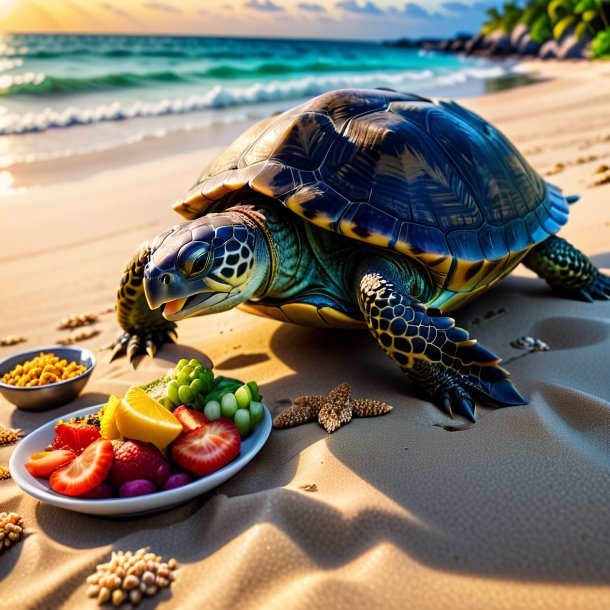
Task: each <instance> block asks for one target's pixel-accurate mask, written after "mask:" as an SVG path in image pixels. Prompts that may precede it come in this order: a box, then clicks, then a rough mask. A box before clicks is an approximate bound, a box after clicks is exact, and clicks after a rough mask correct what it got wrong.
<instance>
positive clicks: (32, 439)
mask: <svg viewBox="0 0 610 610" xmlns="http://www.w3.org/2000/svg"><path fill="white" fill-rule="evenodd" d="M101 407H102V405H97V406H94V407H87V408H86V409H81V410H80V411H75V412H74V413H69V414H68V415H64V416H63V417H60V418H55V419H53V421H50V422H49V423H47V424H45V425H44V426H41V427H40V428H38V429H36V430H35V431H34V432H32V433H31V434H28V435H27V436H26V437H25V438H24V439H22V440H21V441H20V442H19V444H18V445H17V448H16V449H15V451H14V452H13V455H12V456H11V459H10V462H9V470H10V471H11V475H12V477H13V479H14V481H15V483H17V485H19V487H21V489H23V491H25V492H26V493H28V494H30V495H31V496H33V497H34V498H37V499H38V500H42V502H46V503H47V504H51V505H53V506H57V507H59V508H65V509H67V510H73V511H75V512H77V513H86V514H89V515H99V516H106V517H109V516H114V517H117V516H123V517H125V516H134V515H142V514H146V513H154V512H159V511H161V510H167V509H169V508H173V507H174V506H178V505H179V504H183V503H185V502H188V501H189V500H192V499H194V498H196V497H197V496H200V495H202V494H204V493H205V492H206V491H209V490H210V489H213V488H214V487H217V486H218V485H220V484H221V483H224V482H225V481H226V480H227V479H230V478H231V477H232V476H233V475H234V474H236V473H237V472H239V471H240V470H241V469H242V468H243V467H244V466H245V465H246V464H247V463H248V462H249V461H250V460H251V459H252V458H253V457H254V456H255V455H256V454H257V453H258V452H259V451H260V450H261V449H262V447H263V445H264V444H265V442H266V441H267V439H268V438H269V434H270V433H271V414H270V413H269V410H268V409H267V407H264V416H263V421H262V422H261V423H260V424H258V426H257V427H256V428H255V429H254V430H253V431H252V433H251V434H250V435H249V436H247V437H246V438H245V439H243V440H242V442H241V450H240V453H239V456H238V457H237V458H236V459H235V460H233V461H232V462H230V463H229V464H227V465H226V466H224V467H222V468H221V469H220V470H217V471H216V472H213V473H212V474H209V475H207V476H204V477H202V478H200V479H197V480H196V481H193V482H192V483H189V484H188V485H184V486H183V487H178V488H177V489H169V490H167V491H159V492H157V493H153V494H149V495H146V496H137V497H135V498H109V499H107V500H85V499H81V498H74V497H70V496H64V495H62V494H58V493H56V492H54V491H53V490H52V489H51V488H50V486H49V481H48V479H42V478H37V477H33V476H32V475H31V474H30V473H29V472H28V471H27V470H26V469H25V466H24V464H25V463H26V462H29V461H30V455H31V454H32V453H37V452H39V451H44V449H45V447H46V446H47V445H50V444H52V443H53V439H54V438H55V424H56V422H57V419H65V420H69V419H70V418H71V417H78V416H82V415H89V414H91V413H96V412H97V411H99V409H100V408H101Z"/></svg>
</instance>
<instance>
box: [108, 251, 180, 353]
mask: <svg viewBox="0 0 610 610" xmlns="http://www.w3.org/2000/svg"><path fill="white" fill-rule="evenodd" d="M150 252H151V248H150V243H149V242H145V243H143V244H142V245H141V246H140V247H139V248H138V250H137V251H136V253H135V254H134V256H133V258H132V259H131V260H130V261H129V263H128V264H127V267H126V268H125V272H124V273H123V277H122V278H121V284H120V286H119V291H118V293H117V302H116V309H117V318H118V321H119V324H120V326H121V328H122V329H123V331H124V332H123V333H121V334H120V335H119V336H118V337H117V338H116V340H115V342H114V345H113V349H112V354H111V355H110V360H111V361H112V360H114V359H115V358H118V357H119V356H122V355H124V354H126V355H127V357H128V358H129V362H130V363H133V361H134V359H135V358H136V357H137V356H138V355H140V354H144V353H148V355H149V356H150V357H151V358H153V357H154V355H155V353H156V352H157V349H158V348H159V347H161V346H162V345H163V344H164V343H174V342H175V340H176V331H175V328H176V324H175V323H174V322H170V321H169V320H166V319H165V318H164V317H163V316H162V315H161V310H160V309H155V310H152V309H151V308H150V307H149V306H148V302H147V300H146V295H145V293H144V286H143V280H144V267H145V266H146V264H147V263H148V260H149V257H150Z"/></svg>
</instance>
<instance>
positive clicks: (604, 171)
mask: <svg viewBox="0 0 610 610" xmlns="http://www.w3.org/2000/svg"><path fill="white" fill-rule="evenodd" d="M609 183H610V167H608V166H607V165H600V166H599V167H598V168H597V169H596V170H595V171H594V172H593V176H592V177H591V185H592V186H601V185H602V184H609Z"/></svg>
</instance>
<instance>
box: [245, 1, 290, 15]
mask: <svg viewBox="0 0 610 610" xmlns="http://www.w3.org/2000/svg"><path fill="white" fill-rule="evenodd" d="M244 6H245V7H246V8H252V9H254V10H256V11H264V12H267V13H280V12H283V10H284V9H283V8H282V7H281V6H278V5H277V4H274V3H273V2H271V0H248V2H244Z"/></svg>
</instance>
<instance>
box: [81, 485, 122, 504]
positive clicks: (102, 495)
mask: <svg viewBox="0 0 610 610" xmlns="http://www.w3.org/2000/svg"><path fill="white" fill-rule="evenodd" d="M113 496H114V487H113V486H112V485H111V484H110V483H109V482H108V481H102V482H101V483H100V484H99V485H96V486H95V487H94V488H93V489H90V490H89V491H88V492H87V493H84V494H81V495H80V496H78V497H79V498H87V500H106V499H107V498H112V497H113Z"/></svg>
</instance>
